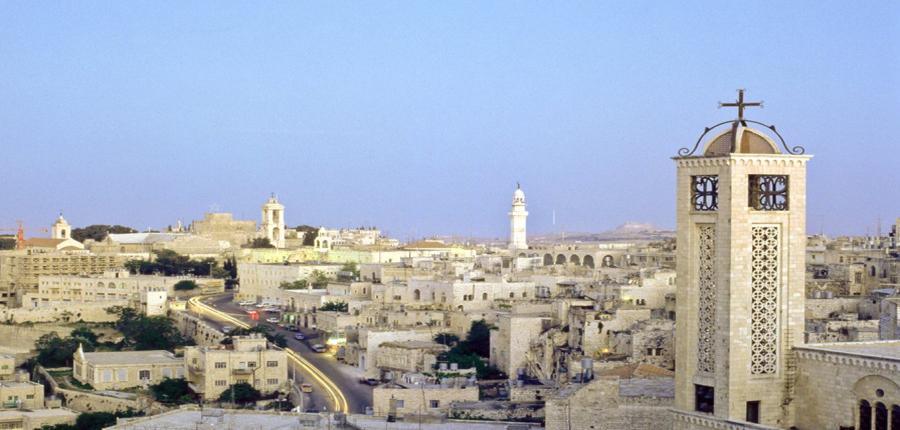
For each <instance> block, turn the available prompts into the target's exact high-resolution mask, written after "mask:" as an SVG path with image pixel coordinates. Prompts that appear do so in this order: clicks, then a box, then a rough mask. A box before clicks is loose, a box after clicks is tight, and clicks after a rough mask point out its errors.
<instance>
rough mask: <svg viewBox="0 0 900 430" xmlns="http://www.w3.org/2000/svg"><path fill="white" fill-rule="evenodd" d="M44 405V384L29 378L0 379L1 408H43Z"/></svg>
mask: <svg viewBox="0 0 900 430" xmlns="http://www.w3.org/2000/svg"><path fill="white" fill-rule="evenodd" d="M43 407H44V386H43V385H42V384H38V383H37V382H31V381H28V380H24V381H0V409H41V408H43ZM0 428H2V427H0Z"/></svg>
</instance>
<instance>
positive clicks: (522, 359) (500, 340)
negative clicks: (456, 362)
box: [490, 313, 551, 378]
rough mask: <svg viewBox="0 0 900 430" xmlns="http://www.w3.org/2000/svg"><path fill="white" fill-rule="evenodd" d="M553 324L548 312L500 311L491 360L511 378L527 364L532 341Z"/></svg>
mask: <svg viewBox="0 0 900 430" xmlns="http://www.w3.org/2000/svg"><path fill="white" fill-rule="evenodd" d="M550 326H551V319H550V317H549V316H548V315H546V314H508V313H507V314H501V315H500V319H499V320H498V321H497V330H491V351H490V363H491V364H492V365H494V366H497V368H498V369H500V370H501V371H502V372H504V373H506V374H507V375H509V377H510V378H516V376H517V375H518V374H519V373H518V372H519V371H520V369H521V370H522V371H524V370H525V369H526V367H527V364H526V362H527V360H526V355H527V354H528V351H529V350H530V349H531V343H532V341H534V340H535V339H537V338H538V336H540V335H541V334H542V333H544V332H545V331H547V330H548V329H549V328H550Z"/></svg>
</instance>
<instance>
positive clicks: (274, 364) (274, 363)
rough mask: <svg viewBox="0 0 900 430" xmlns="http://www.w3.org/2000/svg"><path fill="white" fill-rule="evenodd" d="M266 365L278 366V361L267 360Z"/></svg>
mask: <svg viewBox="0 0 900 430" xmlns="http://www.w3.org/2000/svg"><path fill="white" fill-rule="evenodd" d="M266 367H278V362H277V361H267V362H266Z"/></svg>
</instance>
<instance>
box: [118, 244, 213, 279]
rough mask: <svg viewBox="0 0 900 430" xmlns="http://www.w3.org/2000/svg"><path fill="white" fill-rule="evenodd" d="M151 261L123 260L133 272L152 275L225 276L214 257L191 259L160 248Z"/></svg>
mask: <svg viewBox="0 0 900 430" xmlns="http://www.w3.org/2000/svg"><path fill="white" fill-rule="evenodd" d="M153 254H154V259H153V261H147V260H129V261H126V262H125V267H126V268H127V269H128V270H129V271H130V272H131V273H135V274H138V273H140V274H142V275H152V274H156V273H161V274H163V275H165V276H183V275H196V276H210V275H213V276H215V277H222V278H224V277H225V276H226V271H225V270H223V269H222V268H220V267H218V264H219V263H218V262H217V261H216V260H215V259H214V258H204V259H203V260H191V258H190V257H188V256H186V255H181V254H179V253H177V252H175V251H172V250H171V249H161V250H157V251H153Z"/></svg>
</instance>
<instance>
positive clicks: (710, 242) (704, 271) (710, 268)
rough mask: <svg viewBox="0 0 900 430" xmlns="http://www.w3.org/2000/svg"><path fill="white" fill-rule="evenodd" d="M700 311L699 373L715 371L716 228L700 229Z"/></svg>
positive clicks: (702, 226) (701, 226) (702, 225)
mask: <svg viewBox="0 0 900 430" xmlns="http://www.w3.org/2000/svg"><path fill="white" fill-rule="evenodd" d="M697 233H698V238H697V244H698V247H699V249H698V250H697V251H698V252H697V256H698V259H699V262H698V266H697V267H698V273H697V283H698V287H699V305H700V306H699V309H698V312H697V315H698V317H699V319H700V321H699V323H698V324H697V327H698V329H697V331H698V333H697V370H698V371H700V372H710V373H712V372H714V371H715V370H716V350H715V335H716V263H715V262H716V225H715V224H699V225H698V226H697Z"/></svg>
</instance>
